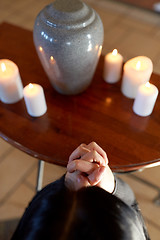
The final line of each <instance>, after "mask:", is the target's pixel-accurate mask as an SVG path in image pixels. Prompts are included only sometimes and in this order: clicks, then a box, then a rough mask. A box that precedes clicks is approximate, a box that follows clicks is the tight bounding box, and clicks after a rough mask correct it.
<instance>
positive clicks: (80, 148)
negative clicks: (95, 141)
mask: <svg viewBox="0 0 160 240" xmlns="http://www.w3.org/2000/svg"><path fill="white" fill-rule="evenodd" d="M86 146H87V145H86V144H84V143H82V144H81V145H80V146H78V147H77V148H76V149H75V150H74V151H73V152H72V153H71V155H70V157H69V161H68V162H69V163H70V162H71V161H73V160H75V159H78V158H81V156H83V155H84V154H86V153H87V152H89V151H90V150H89V149H87V148H86Z"/></svg>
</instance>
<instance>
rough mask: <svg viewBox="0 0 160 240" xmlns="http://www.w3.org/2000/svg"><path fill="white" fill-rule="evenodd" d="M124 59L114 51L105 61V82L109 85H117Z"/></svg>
mask: <svg viewBox="0 0 160 240" xmlns="http://www.w3.org/2000/svg"><path fill="white" fill-rule="evenodd" d="M122 64H123V57H122V55H121V54H120V53H118V51H117V49H114V50H113V51H112V52H111V53H108V54H107V55H106V56H105V59H104V72H103V77H104V80H105V81H106V82H108V83H116V82H117V81H118V80H119V79H120V77H121V71H122Z"/></svg>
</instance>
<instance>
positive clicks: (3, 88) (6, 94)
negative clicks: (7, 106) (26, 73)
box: [0, 59, 23, 103]
mask: <svg viewBox="0 0 160 240" xmlns="http://www.w3.org/2000/svg"><path fill="white" fill-rule="evenodd" d="M0 98H1V101H2V102H4V103H15V102H18V101H19V100H20V99H22V98H23V85H22V81H21V78H20V74H19V70H18V67H17V65H16V64H15V63H14V62H12V61H10V60H8V59H1V60H0Z"/></svg>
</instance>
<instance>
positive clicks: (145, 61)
mask: <svg viewBox="0 0 160 240" xmlns="http://www.w3.org/2000/svg"><path fill="white" fill-rule="evenodd" d="M152 71H153V64H152V61H151V59H149V58H148V57H145V56H138V57H135V58H132V59H130V60H129V61H127V62H126V63H125V64H124V72H123V78H122V86H121V91H122V93H123V94H124V95H125V96H126V97H128V98H132V99H134V98H135V97H136V94H137V90H138V87H139V86H140V85H141V84H144V83H146V82H148V81H149V79H150V76H151V74H152Z"/></svg>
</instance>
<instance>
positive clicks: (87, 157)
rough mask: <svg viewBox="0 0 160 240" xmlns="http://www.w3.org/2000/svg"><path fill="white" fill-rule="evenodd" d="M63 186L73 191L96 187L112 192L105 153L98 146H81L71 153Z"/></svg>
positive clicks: (92, 143) (110, 175)
mask: <svg viewBox="0 0 160 240" xmlns="http://www.w3.org/2000/svg"><path fill="white" fill-rule="evenodd" d="M65 185H66V186H67V188H69V189H70V190H73V191H77V190H79V189H81V188H82V187H88V186H98V187H101V188H103V189H104V190H106V191H107V192H110V193H112V192H113V190H114V187H115V180H114V175H113V173H112V171H111V169H110V168H109V166H108V158H107V155H106V153H105V151H104V150H103V149H102V148H101V147H100V146H99V145H98V144H96V143H95V142H91V143H90V144H88V145H86V144H81V145H80V146H79V147H78V148H76V149H75V150H74V151H73V153H72V154H71V155H70V157H69V161H68V165H67V173H66V175H65Z"/></svg>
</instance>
